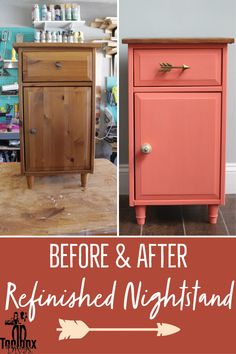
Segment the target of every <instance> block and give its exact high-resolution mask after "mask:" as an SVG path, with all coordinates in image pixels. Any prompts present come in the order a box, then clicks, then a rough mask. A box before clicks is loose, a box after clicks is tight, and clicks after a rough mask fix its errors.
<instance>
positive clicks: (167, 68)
mask: <svg viewBox="0 0 236 354" xmlns="http://www.w3.org/2000/svg"><path fill="white" fill-rule="evenodd" d="M172 69H181V70H186V69H190V66H188V65H185V64H183V65H180V66H174V65H172V64H170V63H160V70H159V71H162V72H168V71H171V70H172Z"/></svg>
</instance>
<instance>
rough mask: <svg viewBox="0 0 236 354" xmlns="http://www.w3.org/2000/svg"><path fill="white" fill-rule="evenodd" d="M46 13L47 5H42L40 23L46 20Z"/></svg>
mask: <svg viewBox="0 0 236 354" xmlns="http://www.w3.org/2000/svg"><path fill="white" fill-rule="evenodd" d="M47 12H48V9H47V5H45V4H44V5H43V6H42V21H46V20H47Z"/></svg>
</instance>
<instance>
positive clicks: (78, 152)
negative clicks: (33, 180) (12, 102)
mask: <svg viewBox="0 0 236 354" xmlns="http://www.w3.org/2000/svg"><path fill="white" fill-rule="evenodd" d="M91 123H92V119H91V88H90V87H27V88H24V135H25V163H26V171H28V172H37V171H38V172H40V171H62V172H63V171H66V170H80V169H81V170H90V168H91V159H90V153H91Z"/></svg>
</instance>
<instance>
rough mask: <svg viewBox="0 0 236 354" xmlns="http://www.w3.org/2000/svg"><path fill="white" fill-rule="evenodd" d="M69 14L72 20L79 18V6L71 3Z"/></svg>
mask: <svg viewBox="0 0 236 354" xmlns="http://www.w3.org/2000/svg"><path fill="white" fill-rule="evenodd" d="M71 15H72V20H73V21H78V20H79V6H78V5H77V4H72V7H71Z"/></svg>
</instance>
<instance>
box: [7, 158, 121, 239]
mask: <svg viewBox="0 0 236 354" xmlns="http://www.w3.org/2000/svg"><path fill="white" fill-rule="evenodd" d="M116 190H117V187H116V167H115V166H114V165H113V164H112V163H111V162H109V161H108V160H105V159H96V160H95V172H94V174H93V175H89V178H88V187H87V188H86V189H83V188H81V186H80V175H79V174H73V175H70V174H67V175H61V176H51V177H38V178H35V184H34V188H33V189H32V190H29V189H28V188H27V185H26V178H25V177H24V176H21V175H20V165H19V164H18V163H10V164H6V163H3V164H0V216H1V221H0V234H1V235H114V234H116V220H117V216H116V211H117V210H116V209H117V203H116Z"/></svg>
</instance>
